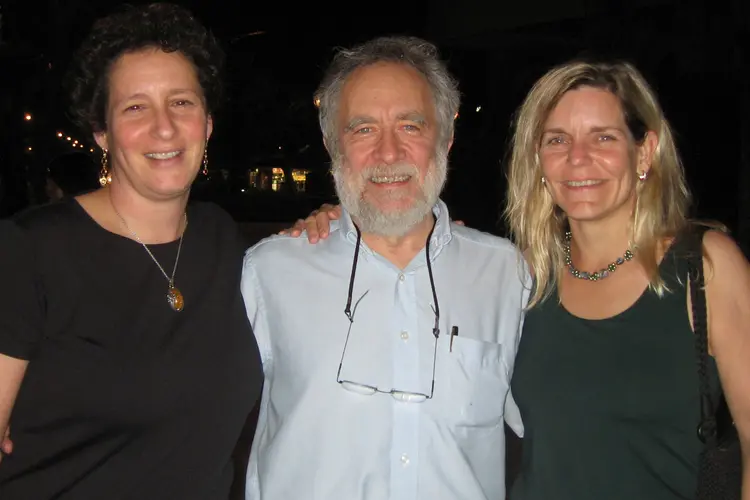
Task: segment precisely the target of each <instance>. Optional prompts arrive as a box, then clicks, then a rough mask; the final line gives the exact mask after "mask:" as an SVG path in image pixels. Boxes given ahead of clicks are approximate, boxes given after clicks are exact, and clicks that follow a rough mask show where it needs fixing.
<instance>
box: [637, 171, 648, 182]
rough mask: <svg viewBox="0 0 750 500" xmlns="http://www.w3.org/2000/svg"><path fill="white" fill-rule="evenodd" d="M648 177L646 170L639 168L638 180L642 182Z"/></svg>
mask: <svg viewBox="0 0 750 500" xmlns="http://www.w3.org/2000/svg"><path fill="white" fill-rule="evenodd" d="M646 179H648V170H641V171H640V172H638V180H639V181H641V182H643V181H645V180H646Z"/></svg>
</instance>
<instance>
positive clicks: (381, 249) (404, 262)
mask: <svg viewBox="0 0 750 500" xmlns="http://www.w3.org/2000/svg"><path fill="white" fill-rule="evenodd" d="M435 224H436V221H435V217H434V215H433V213H432V211H430V213H429V214H427V215H426V216H425V218H424V219H422V222H420V223H419V224H417V225H416V226H414V227H413V228H412V229H411V230H410V231H409V232H408V233H406V234H405V235H403V236H381V235H377V234H372V233H362V240H363V241H364V242H365V243H366V244H367V246H368V247H370V249H371V250H372V251H374V252H377V253H378V254H380V255H382V256H383V257H385V258H386V259H388V261H390V262H391V263H392V264H393V265H394V266H396V267H398V268H399V269H404V268H405V267H406V266H408V265H409V262H411V261H412V259H414V257H415V256H416V255H417V254H418V253H419V252H420V251H421V250H422V249H423V248H424V247H425V244H426V243H427V236H429V234H430V232H431V231H432V228H433V227H434V226H435Z"/></svg>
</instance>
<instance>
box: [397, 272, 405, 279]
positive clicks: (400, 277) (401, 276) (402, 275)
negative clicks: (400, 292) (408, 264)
mask: <svg viewBox="0 0 750 500" xmlns="http://www.w3.org/2000/svg"><path fill="white" fill-rule="evenodd" d="M405 279H406V276H404V274H403V273H401V274H399V275H398V280H399V281H404V280H405Z"/></svg>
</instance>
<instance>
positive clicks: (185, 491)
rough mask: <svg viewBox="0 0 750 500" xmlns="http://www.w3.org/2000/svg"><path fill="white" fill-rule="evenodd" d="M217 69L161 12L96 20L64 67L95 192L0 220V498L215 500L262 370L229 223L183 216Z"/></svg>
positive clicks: (212, 53)
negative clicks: (1, 438)
mask: <svg viewBox="0 0 750 500" xmlns="http://www.w3.org/2000/svg"><path fill="white" fill-rule="evenodd" d="M222 59H223V58H222V52H221V50H220V49H219V47H218V45H217V43H216V41H215V40H214V38H213V37H212V36H211V34H210V33H208V32H207V31H206V29H205V28H204V27H203V26H201V25H200V24H199V23H198V22H197V21H196V20H195V19H194V18H193V17H192V15H191V14H190V13H189V12H187V11H185V10H184V9H182V8H180V7H177V6H174V5H170V4H153V5H149V6H145V7H139V8H128V9H127V10H125V11H122V12H120V13H117V14H115V15H112V16H110V17H107V18H105V19H102V20H100V21H98V22H97V23H96V24H95V25H94V28H93V31H92V33H91V35H90V36H89V38H88V39H87V41H86V42H85V43H84V44H83V46H82V47H81V49H80V50H79V52H78V54H77V56H76V58H75V59H74V60H75V63H74V67H73V68H72V70H71V77H70V79H69V81H68V83H69V86H70V94H71V97H72V104H73V105H72V112H73V116H74V117H75V118H76V120H77V121H78V122H79V124H80V125H81V126H84V127H86V128H88V129H89V130H90V132H91V133H92V134H93V136H94V138H95V139H96V142H97V143H98V144H99V146H100V147H101V148H102V172H101V179H100V181H101V184H102V188H101V189H98V190H96V191H94V192H91V193H87V194H84V195H81V196H78V197H75V198H71V199H67V200H63V201H60V202H57V203H52V204H49V205H46V206H44V207H40V208H36V209H32V210H31V211H28V212H25V213H23V214H21V215H19V216H17V217H15V218H14V219H13V220H8V221H0V276H2V277H3V280H2V284H1V285H0V435H2V433H3V432H5V431H6V430H7V429H8V428H11V429H12V438H13V448H14V449H13V450H12V451H13V452H12V453H11V454H7V455H6V456H4V457H3V460H2V463H1V464H0V498H3V500H13V499H24V500H27V499H46V498H59V499H68V498H71V499H89V498H91V499H103V498H107V499H139V500H144V499H160V500H161V499H172V498H174V499H176V498H180V499H212V500H213V499H220V498H227V497H228V495H229V489H230V483H231V481H232V458H231V455H232V451H233V448H234V446H235V444H236V442H237V439H238V437H239V436H240V432H241V430H242V427H243V425H244V423H245V421H246V419H247V417H248V415H249V413H250V412H251V409H252V407H253V405H254V403H255V401H256V399H257V397H258V395H259V392H260V387H261V385H262V370H261V367H260V357H259V354H258V348H257V345H256V343H255V340H254V338H253V334H252V331H251V328H250V324H249V322H248V319H247V315H246V312H245V308H244V305H243V301H242V298H241V294H240V288H239V282H240V274H241V264H242V256H243V251H244V247H243V243H242V239H241V238H240V235H239V233H238V229H237V227H236V225H235V224H234V223H233V221H232V220H231V218H230V217H229V216H228V215H227V214H226V213H224V212H222V211H221V210H220V209H219V208H217V207H215V206H213V205H209V204H200V203H191V204H188V196H189V193H190V187H191V184H192V183H193V181H194V179H195V178H196V176H197V175H198V174H199V171H200V170H201V169H202V168H205V165H206V162H207V161H208V157H207V153H206V146H207V143H208V140H209V138H210V137H211V131H212V128H213V119H212V112H213V111H214V110H215V107H216V104H217V101H218V99H219V94H220V88H221V85H220V79H219V78H220V68H221V65H222ZM188 223H189V225H188ZM4 451H5V452H9V451H11V450H10V449H8V448H5V449H4Z"/></svg>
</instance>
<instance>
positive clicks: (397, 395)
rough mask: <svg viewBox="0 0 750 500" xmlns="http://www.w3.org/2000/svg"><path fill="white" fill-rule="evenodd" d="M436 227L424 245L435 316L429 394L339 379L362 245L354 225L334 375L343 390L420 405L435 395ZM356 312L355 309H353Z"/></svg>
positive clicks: (437, 331) (437, 315)
mask: <svg viewBox="0 0 750 500" xmlns="http://www.w3.org/2000/svg"><path fill="white" fill-rule="evenodd" d="M436 225H437V221H435V224H433V226H432V229H430V234H428V235H427V242H426V243H425V260H426V263H427V274H428V275H429V277H430V289H431V291H432V300H433V303H434V306H431V309H432V312H433V313H434V314H435V325H434V326H433V328H432V335H433V336H434V337H435V346H434V348H433V353H432V383H431V384H430V394H429V395H428V394H424V393H421V392H413V391H402V390H399V389H389V390H385V389H380V388H379V387H377V386H374V385H369V384H362V383H359V382H353V381H351V380H342V379H341V368H342V366H343V364H344V356H345V355H346V347H347V345H348V344H349V335H350V334H351V332H352V325H353V324H354V313H353V312H352V295H353V293H354V278H355V276H356V274H357V263H358V261H359V249H360V246H361V243H362V232H361V231H360V230H359V227H357V225H356V224H354V228H355V229H356V230H357V243H356V246H355V249H354V259H353V260H352V272H351V274H350V276H349V292H348V295H347V298H346V307H345V308H344V314H346V317H347V318H348V319H349V329H348V331H347V333H346V341H345V342H344V349H343V351H342V352H341V361H340V362H339V370H338V373H336V382H338V383H339V384H340V385H341V387H343V388H344V389H346V390H348V391H350V392H355V393H357V394H362V395H365V396H372V395H373V394H375V393H376V392H379V393H382V394H390V395H391V396H392V397H393V398H394V399H396V400H397V401H402V402H406V403H421V402H423V401H426V400H428V399H432V396H433V394H434V393H435V363H436V361H437V343H438V338H439V337H440V305H439V304H438V297H437V291H436V290H435V279H434V277H433V275H432V262H431V261H430V240H431V239H432V233H433V232H434V231H435V226H436ZM355 310H356V307H355Z"/></svg>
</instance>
